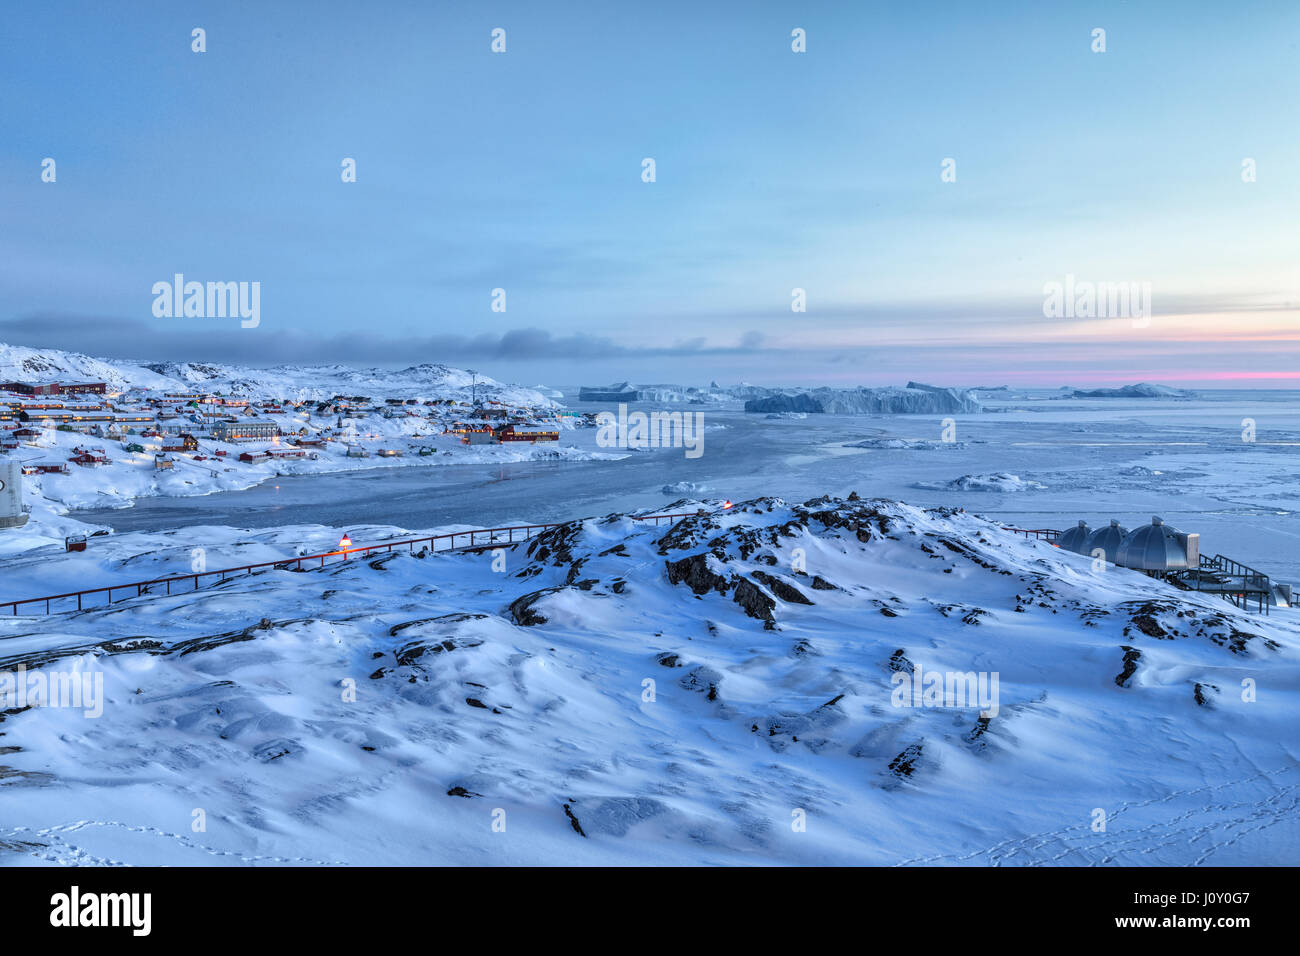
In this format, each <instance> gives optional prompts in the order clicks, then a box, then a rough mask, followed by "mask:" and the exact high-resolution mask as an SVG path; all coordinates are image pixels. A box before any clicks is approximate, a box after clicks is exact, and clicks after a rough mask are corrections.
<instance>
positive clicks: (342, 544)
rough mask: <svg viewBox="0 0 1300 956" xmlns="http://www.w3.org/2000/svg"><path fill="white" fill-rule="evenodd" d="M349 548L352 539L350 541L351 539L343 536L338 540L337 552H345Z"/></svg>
mask: <svg viewBox="0 0 1300 956" xmlns="http://www.w3.org/2000/svg"><path fill="white" fill-rule="evenodd" d="M350 547H352V539H351V538H349V537H348V536H347V535H344V536H343V537H341V538H339V550H340V551H346V550H347V549H348V548H350Z"/></svg>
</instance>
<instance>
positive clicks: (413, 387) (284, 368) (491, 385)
mask: <svg viewBox="0 0 1300 956" xmlns="http://www.w3.org/2000/svg"><path fill="white" fill-rule="evenodd" d="M60 378H62V379H65V380H78V381H82V380H84V381H103V382H107V383H108V384H109V385H111V386H112V387H113V388H114V389H115V390H119V391H121V390H126V389H131V388H151V389H156V390H162V391H190V390H193V389H194V388H195V387H201V388H203V389H205V390H207V391H212V392H222V393H225V394H230V395H242V396H248V397H249V398H283V399H294V400H312V401H320V400H323V399H327V398H331V397H333V396H335V395H339V394H345V395H351V394H362V395H374V396H385V397H387V396H392V397H410V398H417V397H418V398H455V399H459V400H462V401H468V400H469V399H470V397H471V393H472V391H473V390H474V389H473V386H474V384H475V378H474V376H472V375H471V374H470V373H469V372H468V371H466V370H465V369H459V368H452V367H451V366H447V365H439V364H430V363H425V364H422V365H412V366H410V367H408V368H404V369H401V370H397V371H393V370H388V369H377V368H370V369H355V368H351V367H349V366H346V365H307V366H298V365H277V366H272V367H269V368H252V367H248V366H240V365H220V364H207V363H199V362H153V363H144V362H128V361H120V360H114V359H95V358H91V357H90V356H87V355H81V354H79V353H76V352H64V351H62V350H59V349H32V348H26V347H24V346H18V345H4V344H0V380H3V381H11V380H12V381H19V382H39V381H47V380H51V379H54V380H58V379H60ZM477 396H478V397H479V398H483V399H492V400H496V401H501V402H506V403H510V404H517V405H528V406H532V407H537V408H547V407H559V403H558V402H555V401H553V400H552V399H551V398H550V397H548V396H545V395H543V394H542V393H541V392H539V391H537V390H535V389H531V388H523V387H520V386H517V385H507V384H503V383H501V382H498V381H496V380H495V379H492V378H487V377H485V376H482V375H480V376H478V377H477Z"/></svg>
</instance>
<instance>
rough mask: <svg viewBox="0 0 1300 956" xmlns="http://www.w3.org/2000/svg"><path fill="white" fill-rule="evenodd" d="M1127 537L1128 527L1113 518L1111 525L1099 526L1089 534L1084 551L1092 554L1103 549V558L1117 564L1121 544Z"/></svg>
mask: <svg viewBox="0 0 1300 956" xmlns="http://www.w3.org/2000/svg"><path fill="white" fill-rule="evenodd" d="M1127 537H1128V528H1126V527H1124V526H1123V525H1122V524H1120V523H1119V522H1118V521H1116V520H1115V519H1114V518H1111V519H1110V524H1109V525H1107V526H1106V527H1104V528H1098V529H1096V530H1095V531H1093V533H1092V534H1090V535H1088V540H1087V541H1086V542H1084V545H1083V553H1084V554H1086V555H1089V556H1091V555H1092V553H1093V552H1094V551H1101V557H1102V560H1105V561H1109V562H1110V563H1111V564H1115V563H1116V561H1115V558H1116V557H1117V556H1118V554H1119V546H1120V544H1121V542H1123V540H1124V539H1125V538H1127Z"/></svg>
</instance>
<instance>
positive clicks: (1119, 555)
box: [1115, 517, 1188, 571]
mask: <svg viewBox="0 0 1300 956" xmlns="http://www.w3.org/2000/svg"><path fill="white" fill-rule="evenodd" d="M1115 563H1116V564H1118V565H1119V566H1120V567H1123V568H1133V569H1134V570H1135V571H1181V570H1183V569H1185V568H1187V567H1188V561H1187V535H1185V534H1183V533H1182V532H1181V531H1179V530H1178V529H1177V528H1171V527H1170V526H1169V525H1167V524H1165V523H1164V519H1162V518H1160V517H1152V519H1151V523H1150V524H1148V525H1143V526H1142V527H1140V528H1134V529H1133V530H1132V531H1130V532H1129V533H1128V535H1126V536H1125V538H1124V540H1123V541H1121V542H1120V544H1119V547H1118V548H1117V549H1116V552H1115Z"/></svg>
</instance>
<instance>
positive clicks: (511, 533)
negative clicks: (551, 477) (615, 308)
mask: <svg viewBox="0 0 1300 956" xmlns="http://www.w3.org/2000/svg"><path fill="white" fill-rule="evenodd" d="M705 513H706V512H704V511H684V512H681V513H679V514H662V515H629V517H631V518H632V520H633V521H653V522H654V523H655V524H656V525H657V524H659V522H660V521H676V520H678V519H680V518H690V517H694V516H696V515H700V514H705ZM567 523H568V522H551V523H549V524H524V525H514V526H512V527H506V528H481V529H478V530H476V531H450V532H447V533H446V534H435V535H429V536H428V537H423V538H401V539H399V540H396V541H385V542H381V543H379V544H369V545H361V546H358V547H355V548H341V549H339V550H338V551H324V552H321V553H320V554H303V555H297V556H295V557H292V558H277V559H275V560H273V561H259V562H257V563H255V564H241V565H238V566H236V567H232V568H217V569H215V570H212V571H193V572H191V573H189V574H175V575H170V576H168V577H163V578H153V579H152V580H149V581H130V582H127V583H125V584H112V585H106V586H104V587H98V588H83V589H82V590H80V591H68V592H66V593H64V594H47V595H45V596H43V597H34V598H22V599H20V600H17V601H0V611H3V610H4V609H5V608H9V610H10V614H11V616H14V617H17V616H18V608H19V607H20V606H24V605H28V604H35V605H36V606H37V608H38V610H37V613H45V614H51V613H55V612H54V611H53V610H52V607H53V602H55V601H64V600H71V599H72V598H76V600H77V610H78V611H83V610H85V609H86V605H85V599H86V598H87V597H88V596H90V595H100V594H102V595H104V598H105V600H104V604H102V605H100V604H96V605H94V606H95V607H106V606H108V605H109V604H112V603H113V600H114V597H113V595H114V593H115V592H117V594H118V600H121V599H122V597H123V596H125V597H144V596H145V595H146V594H152V593H154V592H152V591H150V590H146V589H151V588H154V587H157V586H162V587H163V589H164V591H163V593H164V594H171V593H172V586H173V585H176V586H177V587H179V586H181V585H182V584H192V585H193V586H192V587H190V588H189V589H188V590H189V591H197V590H199V588H200V587H201V584H200V582H201V581H205V580H206V579H210V578H214V577H216V578H219V580H218V581H216V582H215V583H217V584H220V583H222V582H224V581H225V580H226V579H227V578H229V577H231V576H233V575H238V574H247V573H249V572H251V571H256V570H259V569H273V570H277V571H288V570H303V564H304V562H306V563H311V562H317V564H316V566H317V567H318V568H323V567H325V560H326V558H339V559H340V560H342V561H346V560H348V558H349V556H351V555H359V556H360V557H362V558H368V557H370V555H372V554H374V553H376V552H381V553H382V552H389V551H393V550H394V549H396V548H402V547H405V548H407V550H408V552H409V553H414V552H415V546H416V545H417V544H420V545H423V544H427V545H429V550H430V551H432V552H433V553H435V554H437V553H441V552H447V551H466V550H469V549H472V548H490V547H492V546H493V545H513V544H521V543H523V542H524V541H527V540H528V539H529V538H532V537H536V535H537V534H540V533H541V532H543V531H546V530H548V529H550V528H558V527H560V526H561V525H562V524H567ZM443 541H445V542H447V547H445V548H442V547H439V546H438V543H439V542H443ZM458 541H459V542H460V543H459V544H458V543H457V542H458ZM132 591H134V592H135V593H134V594H132V593H131V592H132ZM178 593H185V592H178ZM42 607H43V609H44V610H43V611H41V610H40V609H41V608H42Z"/></svg>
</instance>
